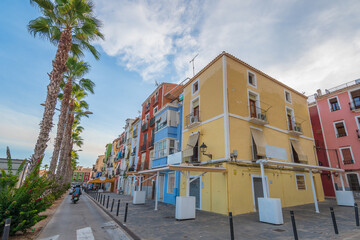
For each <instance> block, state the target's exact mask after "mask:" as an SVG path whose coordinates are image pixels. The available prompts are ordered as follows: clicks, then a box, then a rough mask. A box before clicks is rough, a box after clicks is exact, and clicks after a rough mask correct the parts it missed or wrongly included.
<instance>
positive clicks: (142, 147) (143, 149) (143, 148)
mask: <svg viewBox="0 0 360 240" xmlns="http://www.w3.org/2000/svg"><path fill="white" fill-rule="evenodd" d="M145 150H146V142H144V144H143V145H142V146H141V151H145Z"/></svg>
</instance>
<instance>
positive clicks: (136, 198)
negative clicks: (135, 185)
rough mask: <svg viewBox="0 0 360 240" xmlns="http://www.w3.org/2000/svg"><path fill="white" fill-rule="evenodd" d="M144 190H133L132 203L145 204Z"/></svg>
mask: <svg viewBox="0 0 360 240" xmlns="http://www.w3.org/2000/svg"><path fill="white" fill-rule="evenodd" d="M145 196H146V192H145V191H134V194H133V204H135V205H136V204H145Z"/></svg>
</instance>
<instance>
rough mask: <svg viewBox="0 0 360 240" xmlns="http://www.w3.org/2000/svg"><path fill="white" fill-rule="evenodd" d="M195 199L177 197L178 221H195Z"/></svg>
mask: <svg viewBox="0 0 360 240" xmlns="http://www.w3.org/2000/svg"><path fill="white" fill-rule="evenodd" d="M195 200H196V199H195V197H176V210H175V219H176V220H186V219H195V214H196V209H195Z"/></svg>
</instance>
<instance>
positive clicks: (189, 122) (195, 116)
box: [185, 111, 201, 128]
mask: <svg viewBox="0 0 360 240" xmlns="http://www.w3.org/2000/svg"><path fill="white" fill-rule="evenodd" d="M200 123H201V121H200V112H199V111H195V112H192V113H190V114H189V115H187V116H186V117H185V128H191V127H195V126H197V125H199V124H200Z"/></svg>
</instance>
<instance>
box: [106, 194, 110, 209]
mask: <svg viewBox="0 0 360 240" xmlns="http://www.w3.org/2000/svg"><path fill="white" fill-rule="evenodd" d="M109 199H110V196H108V199H107V202H106V209H108V208H109Z"/></svg>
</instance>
